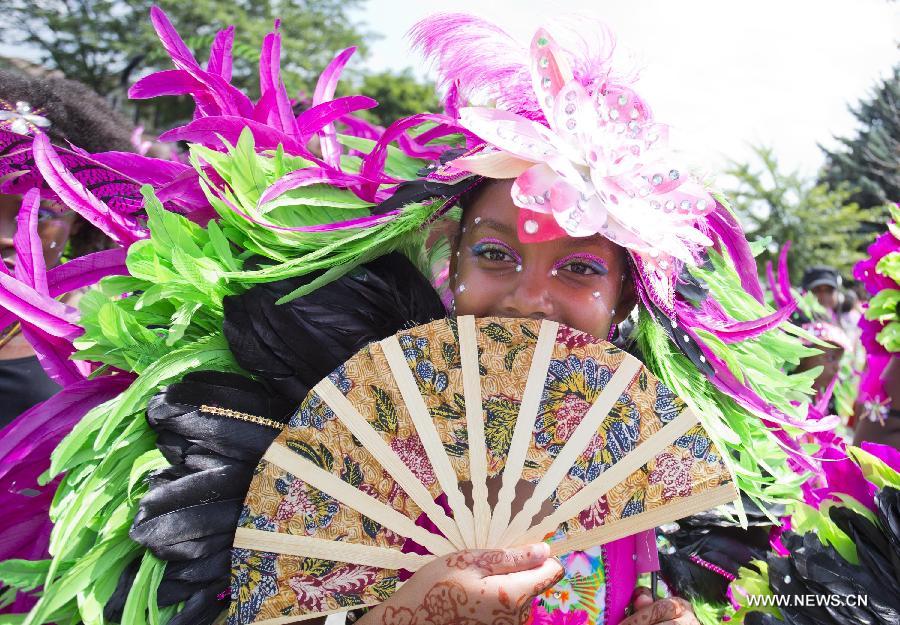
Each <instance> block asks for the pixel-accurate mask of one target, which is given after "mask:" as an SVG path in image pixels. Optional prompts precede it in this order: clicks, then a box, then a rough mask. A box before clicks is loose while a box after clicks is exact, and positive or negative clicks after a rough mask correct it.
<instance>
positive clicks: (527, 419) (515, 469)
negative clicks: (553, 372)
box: [488, 320, 559, 547]
mask: <svg viewBox="0 0 900 625" xmlns="http://www.w3.org/2000/svg"><path fill="white" fill-rule="evenodd" d="M558 332H559V324H558V323H556V322H555V321H547V320H544V321H543V322H541V329H540V332H539V333H538V339H537V344H536V346H535V350H534V355H533V356H532V359H531V366H530V368H529V370H528V378H527V380H526V382H525V391H524V392H523V394H522V403H521V404H520V405H519V414H518V415H517V417H516V425H515V427H514V429H513V435H512V439H511V441H510V445H509V454H508V455H507V458H506V465H505V466H504V468H503V478H502V482H501V486H500V492H499V493H498V495H497V504H496V505H495V506H494V512H493V515H492V516H491V527H490V532H489V533H488V547H496V546H498V545H499V544H500V539H501V537H502V536H503V533H504V531H505V530H506V528H507V524H508V523H509V519H510V516H511V515H512V502H513V498H514V497H515V493H516V485H517V484H518V483H519V479H521V477H522V469H523V468H524V467H525V456H526V454H527V453H528V447H529V441H530V439H531V433H532V431H533V429H534V422H535V420H536V419H537V414H538V410H539V408H540V403H541V395H542V394H543V392H544V385H545V384H546V382H547V371H548V370H549V369H550V360H551V359H552V358H553V348H554V347H555V345H556V335H557V333H558Z"/></svg>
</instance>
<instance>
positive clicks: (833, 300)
mask: <svg viewBox="0 0 900 625" xmlns="http://www.w3.org/2000/svg"><path fill="white" fill-rule="evenodd" d="M812 292H813V294H814V295H815V296H816V299H817V300H819V304H821V305H822V307H823V308H827V309H828V310H834V309H835V308H837V305H838V301H837V290H836V289H835V288H834V287H833V286H830V285H828V284H820V285H818V286H816V287H814V288H813V289H812Z"/></svg>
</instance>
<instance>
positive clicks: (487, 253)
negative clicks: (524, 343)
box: [450, 181, 635, 338]
mask: <svg viewBox="0 0 900 625" xmlns="http://www.w3.org/2000/svg"><path fill="white" fill-rule="evenodd" d="M511 187H512V181H496V182H491V183H489V184H488V185H487V186H486V187H485V188H484V189H483V190H482V191H481V192H480V193H479V195H478V196H477V199H476V200H475V202H473V204H472V205H471V206H469V207H467V208H466V211H465V216H464V219H463V223H462V227H461V230H460V236H459V239H458V241H457V244H456V247H455V249H454V251H453V255H452V256H451V266H450V270H451V280H450V285H451V287H452V288H453V293H454V301H455V304H456V313H457V314H460V315H475V316H479V317H487V316H500V317H527V318H532V319H550V320H552V321H557V322H559V323H562V324H564V325H567V326H569V327H572V328H575V329H576V330H581V331H583V332H588V333H590V334H592V335H594V336H596V337H599V338H606V336H607V334H608V332H609V328H610V325H611V324H612V323H618V322H620V321H622V320H623V319H624V318H625V317H626V316H627V315H628V313H629V312H630V311H631V308H632V307H633V306H634V301H635V300H634V290H633V286H632V284H631V280H630V279H629V278H628V276H627V260H626V255H625V251H624V250H623V249H622V248H621V247H619V246H618V245H616V244H614V243H612V242H611V241H609V240H608V239H606V238H604V237H602V236H600V235H595V236H592V237H585V238H573V237H564V238H560V239H554V240H552V241H546V242H542V243H528V244H523V243H521V242H520V241H519V239H518V236H517V234H516V226H517V222H518V213H519V208H518V207H517V206H516V205H515V204H513V203H512V199H511V198H510V188H511Z"/></svg>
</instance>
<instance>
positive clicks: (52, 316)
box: [0, 273, 83, 339]
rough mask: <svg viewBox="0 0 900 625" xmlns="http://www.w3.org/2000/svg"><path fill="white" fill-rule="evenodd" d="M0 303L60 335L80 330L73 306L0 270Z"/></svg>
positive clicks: (72, 334) (74, 334) (70, 335)
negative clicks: (36, 289) (40, 291)
mask: <svg viewBox="0 0 900 625" xmlns="http://www.w3.org/2000/svg"><path fill="white" fill-rule="evenodd" d="M0 307H3V308H6V309H7V310H8V311H9V312H11V313H12V314H13V315H15V316H16V317H18V318H19V319H21V320H22V321H25V322H28V323H31V324H34V325H35V326H37V327H39V328H41V329H42V330H44V331H45V332H47V333H48V334H51V335H53V336H56V337H59V338H64V339H74V338H75V337H77V336H80V335H81V333H82V332H83V330H82V329H81V328H80V327H78V326H77V325H76V324H77V322H78V311H77V310H76V309H74V308H72V307H71V306H66V305H65V304H63V303H62V302H58V301H56V300H55V299H53V298H52V297H50V296H49V295H44V294H41V293H38V292H37V291H35V290H34V289H32V288H31V287H30V286H28V285H27V284H25V283H23V282H20V281H19V280H16V279H15V278H13V277H12V276H10V275H8V274H5V273H0Z"/></svg>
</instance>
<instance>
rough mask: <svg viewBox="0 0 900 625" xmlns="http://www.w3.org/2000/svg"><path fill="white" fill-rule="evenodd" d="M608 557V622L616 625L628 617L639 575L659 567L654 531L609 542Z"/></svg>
mask: <svg viewBox="0 0 900 625" xmlns="http://www.w3.org/2000/svg"><path fill="white" fill-rule="evenodd" d="M651 547H652V548H651ZM635 556H637V557H635ZM606 558H607V563H606V571H607V575H608V577H607V580H606V608H607V611H606V624H605V625H617V624H618V623H619V622H621V621H622V619H624V618H625V610H626V609H627V608H628V605H629V604H630V603H631V597H632V595H633V594H634V589H635V587H636V586H637V579H638V575H640V574H641V573H647V572H649V571H654V570H657V569H658V568H659V561H658V556H657V553H656V537H655V534H654V532H653V530H648V531H646V532H641V533H640V534H635V535H633V536H627V537H625V538H620V539H619V540H616V541H614V542H611V543H609V544H608V545H606ZM648 567H649V568H648Z"/></svg>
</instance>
